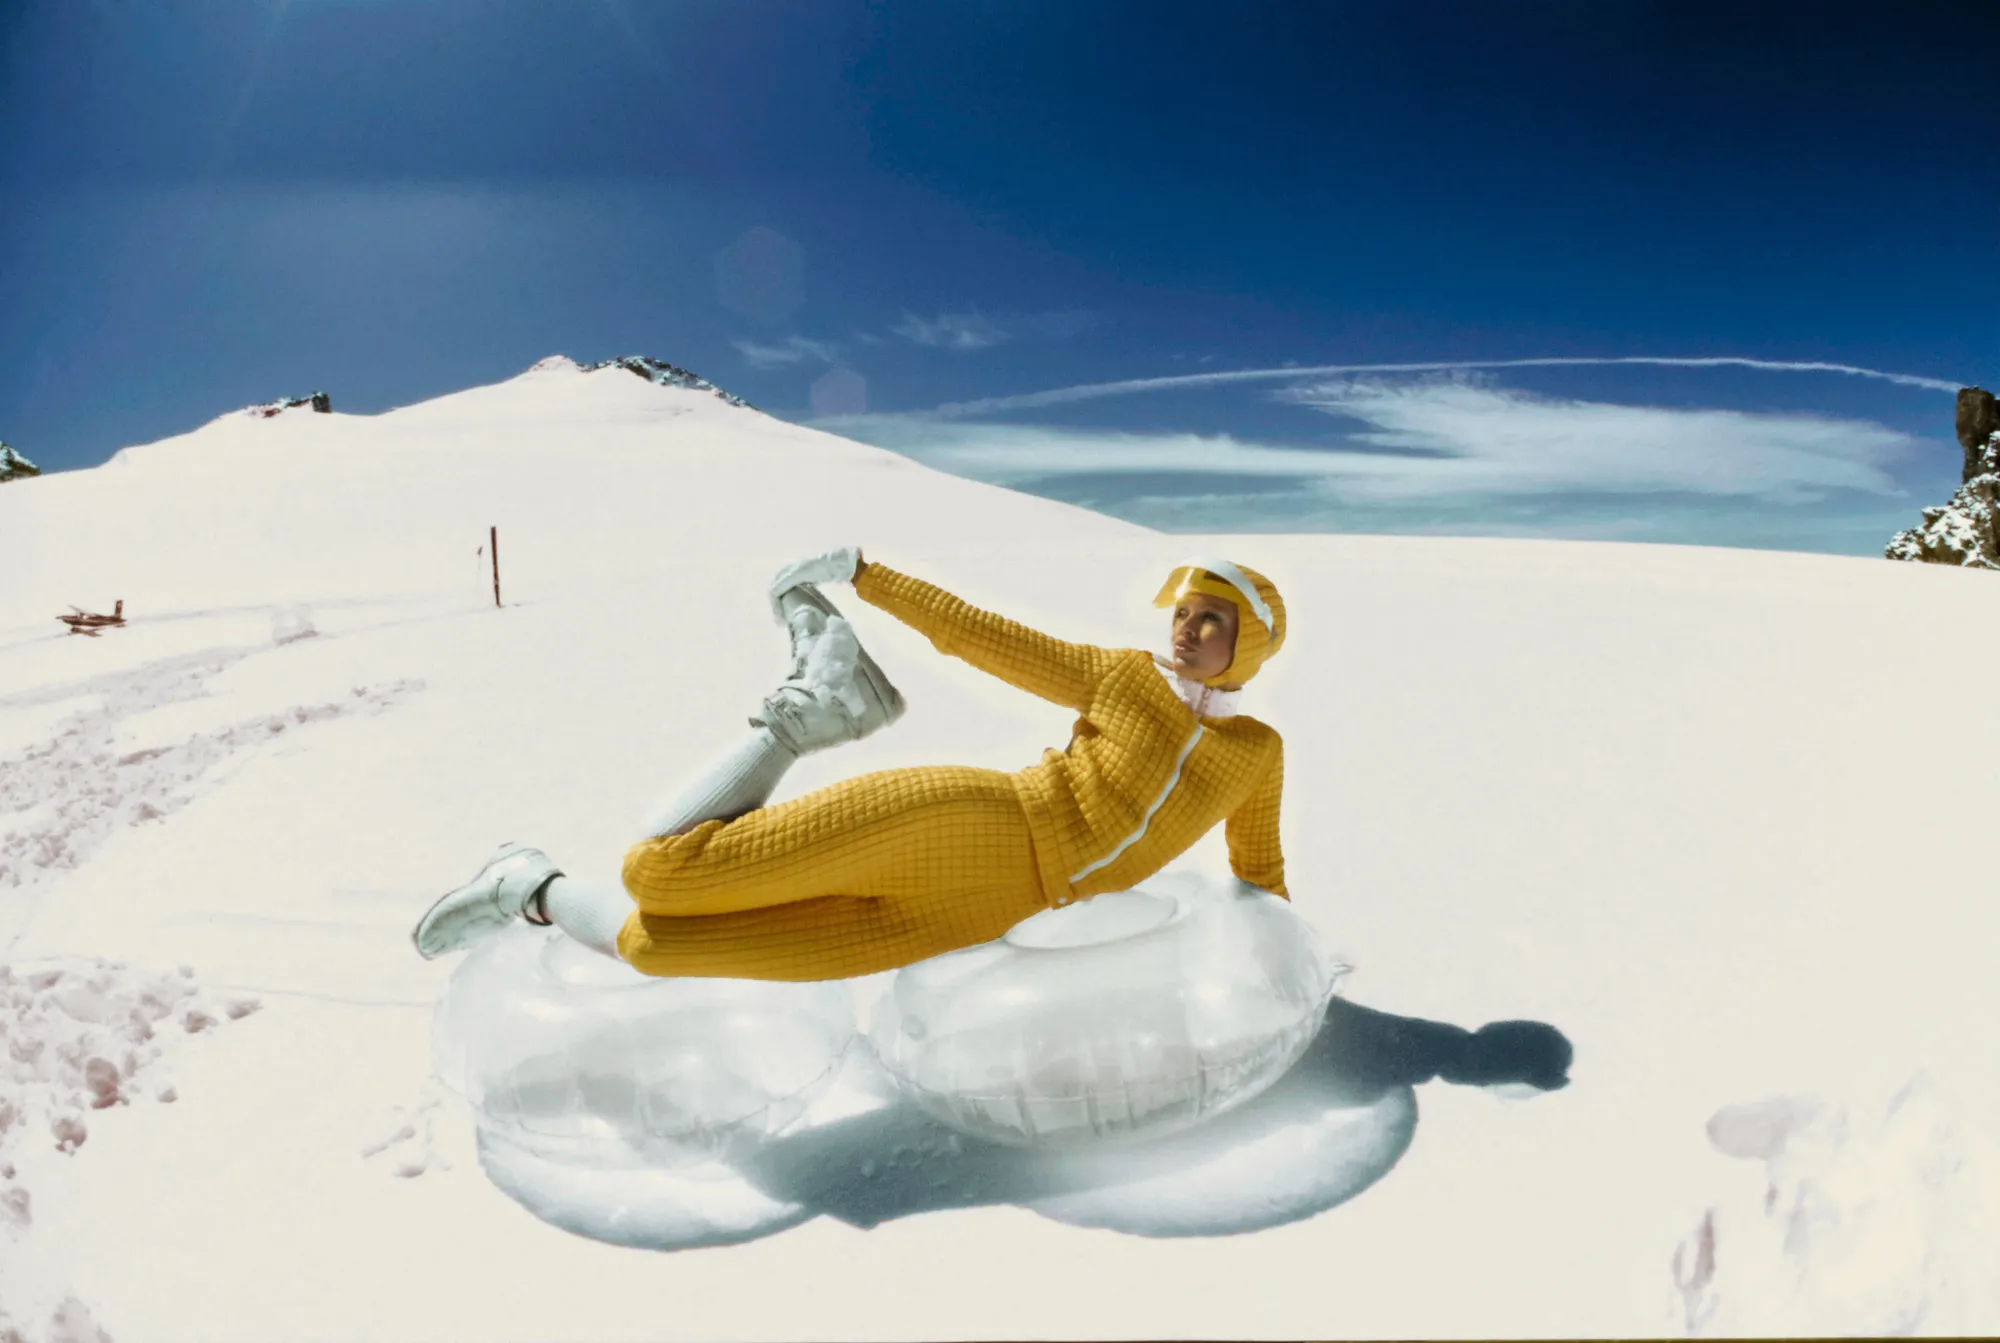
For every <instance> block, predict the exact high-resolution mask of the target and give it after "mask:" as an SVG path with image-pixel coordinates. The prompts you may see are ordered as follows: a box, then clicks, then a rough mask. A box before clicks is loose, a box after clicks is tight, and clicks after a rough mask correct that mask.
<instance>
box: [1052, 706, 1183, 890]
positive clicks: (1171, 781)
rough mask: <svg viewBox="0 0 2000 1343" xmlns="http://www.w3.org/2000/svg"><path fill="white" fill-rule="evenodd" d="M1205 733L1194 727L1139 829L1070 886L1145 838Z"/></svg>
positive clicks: (1081, 873) (1085, 870) (1111, 861)
mask: <svg viewBox="0 0 2000 1343" xmlns="http://www.w3.org/2000/svg"><path fill="white" fill-rule="evenodd" d="M1204 731H1206V729H1205V728H1203V727H1202V725H1201V724H1200V723H1196V724H1195V725H1194V735H1193V736H1192V737H1189V738H1188V739H1187V745H1185V746H1183V747H1181V753H1180V754H1179V755H1178V756H1176V757H1175V758H1174V772H1173V773H1172V774H1170V775H1168V776H1167V786H1166V787H1165V788H1162V789H1161V790H1160V795H1159V796H1158V797H1156V798H1154V799H1153V805H1152V806H1150V807H1148V808H1146V814H1145V815H1144V816H1141V817H1140V818H1139V828H1138V829H1137V830H1134V831H1133V832H1132V833H1131V834H1129V835H1127V836H1125V838H1124V839H1122V840H1120V841H1119V844H1118V847H1117V848H1115V849H1113V850H1112V851H1111V852H1110V853H1107V854H1105V855H1104V856H1103V857H1102V858H1100V859H1098V860H1097V861H1096V862H1094V863H1092V864H1091V865H1090V866H1089V867H1086V868H1084V869H1083V871H1081V872H1079V873H1077V874H1076V875H1075V876H1073V877H1071V878H1070V879H1069V883H1070V885H1072V886H1074V885H1076V883H1078V882H1079V881H1082V880H1083V879H1084V878H1085V877H1087V876H1089V875H1090V874H1091V873H1093V872H1095V871H1097V870H1098V869H1100V868H1105V867H1109V866H1110V865H1111V864H1113V863H1115V862H1117V861H1118V859H1119V857H1120V856H1121V855H1123V854H1124V852H1125V850H1127V849H1129V848H1131V847H1132V846H1133V845H1134V844H1137V843H1138V842H1139V841H1140V839H1142V838H1143V837H1144V836H1145V834H1146V828H1147V827H1148V826H1150V825H1151V824H1152V823H1153V816H1154V814H1155V813H1157V812H1158V811H1159V810H1160V808H1161V807H1163V806H1165V805H1166V803H1167V799H1168V798H1169V797H1171V796H1172V795H1173V791H1174V789H1175V788H1176V787H1178V786H1179V785H1180V781H1181V768H1182V766H1184V765H1186V764H1187V758H1188V757H1189V756H1191V755H1193V754H1194V748H1195V744H1196V743H1197V742H1199V741H1200V740H1201V734H1202V733H1203V732H1204Z"/></svg>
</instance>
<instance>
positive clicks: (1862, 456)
mask: <svg viewBox="0 0 2000 1343" xmlns="http://www.w3.org/2000/svg"><path fill="white" fill-rule="evenodd" d="M1286 396H1287V399H1289V400H1294V401H1297V402H1299V403H1301V404H1303V405H1307V406H1311V407H1313V408H1314V409H1316V410H1321V411H1325V412H1327V413H1328V414H1332V415H1338V416H1341V417H1343V418H1347V419H1352V420H1357V421H1360V422H1361V423H1362V424H1364V425H1366V426H1368V427H1367V428H1366V429H1364V430H1362V431H1361V432H1359V433H1356V434H1354V435H1353V439H1354V441H1356V442H1359V443H1363V444H1367V445H1368V446H1370V447H1373V448H1377V449H1387V450H1390V451H1391V452H1394V453H1401V454H1419V455H1371V454H1367V453H1359V452H1334V453H1328V454H1324V455H1325V456H1327V457H1329V458H1331V459H1333V460H1332V461H1331V462H1330V463H1329V470H1328V478H1327V482H1326V483H1327V484H1328V485H1329V486H1330V487H1331V488H1332V489H1333V490H1334V491H1335V492H1336V493H1338V494H1339V495H1340V496H1342V497H1343V498H1347V499H1354V500H1364V499H1366V500H1391V499H1409V498H1419V497H1434V496H1439V495H1450V496H1465V495H1496V494H1509V495H1519V494H1543V493H1576V492H1581V491H1589V492H1593V493H1602V494H1652V493H1669V492H1679V493H1689V494H1705V495H1722V496H1737V497H1748V498H1758V499H1765V500H1769V501H1772V502H1778V503H1797V502H1804V501H1809V500H1812V499H1817V498H1819V497H1821V496H1822V495H1823V494H1824V493H1825V492H1826V491H1829V490H1854V491H1860V492H1863V493H1868V494H1884V495H1892V494H1896V493H1898V492H1899V491H1898V488H1897V485H1896V482H1895V480H1894V479H1893V478H1892V477H1891V476H1890V475H1889V474H1888V473H1887V472H1886V471H1885V470H1883V469H1882V468H1883V464H1884V463H1886V462H1888V461H1889V460H1891V459H1893V458H1894V457H1896V456H1897V455H1899V454H1900V453H1902V452H1903V451H1905V450H1906V449H1907V448H1909V447H1911V446H1912V445H1913V440H1912V439H1911V438H1910V437H1909V436H1908V435H1906V434H1902V433H1898V432H1897V431H1895V430H1893V429H1889V428H1886V427H1885V426H1882V425H1879V424H1874V423H1871V422H1868V421H1863V420H1839V419H1831V418H1827V417H1822V416H1816V415H1775V414H1748V413H1745V412H1742V411H1734V410H1676V409H1668V408H1664V407H1658V406H1621V405H1611V404H1606V403H1602V402H1589V401H1559V400H1552V399H1549V398H1545V397H1539V396H1533V395H1530V394H1528V393H1525V392H1518V391H1509V390H1506V389H1502V388H1495V387H1486V386H1479V385H1477V384H1474V383H1472V382H1469V381H1465V380H1462V379H1461V380H1453V381H1447V382H1426V383H1418V384H1409V383H1404V384H1392V383H1385V382H1380V381H1366V382H1346V383H1326V384H1320V385H1317V386H1307V387H1300V388H1296V389H1293V390H1292V391H1290V392H1288V393H1287V394H1286ZM1314 455H1321V454H1314Z"/></svg>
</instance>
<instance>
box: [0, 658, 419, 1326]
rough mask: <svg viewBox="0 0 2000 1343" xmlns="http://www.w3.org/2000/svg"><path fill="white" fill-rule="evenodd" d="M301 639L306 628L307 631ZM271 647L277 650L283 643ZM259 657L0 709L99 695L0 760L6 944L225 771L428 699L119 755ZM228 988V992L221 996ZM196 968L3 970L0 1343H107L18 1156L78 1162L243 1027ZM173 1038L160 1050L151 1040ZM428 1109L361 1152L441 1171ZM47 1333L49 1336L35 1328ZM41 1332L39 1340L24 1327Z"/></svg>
mask: <svg viewBox="0 0 2000 1343" xmlns="http://www.w3.org/2000/svg"><path fill="white" fill-rule="evenodd" d="M303 632H305V633H310V626H309V625H307V626H305V627H304V631H303ZM284 641H285V640H279V641H278V642H284ZM268 647H270V645H253V646H251V647H246V648H240V649H222V650H216V649H210V650H207V651H204V652H199V653H190V654H181V655H177V656H173V657H167V658H161V659H157V660H154V661H151V662H147V663H143V664H141V665H140V666H138V667H135V668H127V669H123V670H119V671H111V672H105V673H102V674H101V675H98V676H94V677H89V678H86V679H84V680H80V681H72V682H68V683H65V684H61V685H51V686H42V687H37V688H35V689H33V690H29V691H24V692H21V693H19V694H15V695H11V696H6V697H0V708H9V707H18V708H27V707H32V706H34V705H37V704H50V703H58V702H61V701H63V700H68V699H74V698H80V697H86V696H99V697H101V698H100V699H99V700H98V702H97V703H96V705H95V706H94V707H92V708H89V709H86V710H83V711H80V712H78V713H74V714H72V715H70V716H69V717H68V718H65V719H63V720H62V721H61V722H60V723H58V724H57V725H56V727H55V729H54V732H53V734H52V735H51V736H50V737H49V738H48V739H47V740H45V741H43V742H40V743H38V744H36V745H33V746H30V747H28V748H27V749H25V750H22V751H19V752H16V753H14V754H12V755H8V756H5V757H0V896H4V897H5V898H6V899H8V901H9V903H11V904H13V905H14V906H15V907H14V908H13V909H11V910H5V911H0V912H4V913H6V914H8V915H11V916H13V917H11V918H9V919H8V922H10V923H11V924H12V925H13V931H12V933H11V935H10V936H9V937H8V938H7V942H6V946H7V949H8V950H9V951H11V950H12V948H13V947H14V946H15V945H16V944H17V943H18V942H19V940H20V937H21V934H22V932H23V931H25V929H26V927H27V924H28V916H29V915H30V914H31V913H32V909H31V908H29V907H28V906H27V905H26V904H25V903H24V902H25V901H26V900H28V899H31V898H32V896H31V894H30V893H31V892H32V891H33V888H35V887H38V886H41V885H43V884H45V883H47V882H48V881H49V880H51V879H52V878H54V877H56V876H58V875H59V874H61V873H63V872H67V871H73V870H75V869H76V868H78V867H81V866H82V865H83V864H84V863H86V862H88V861H89V860H90V858H91V856H92V855H93V854H95V853H96V852H97V851H98V850H99V849H100V848H101V847H102V846H103V845H104V844H105V842H106V841H107V840H108V839H109V838H110V837H111V836H112V835H113V834H114V833H116V832H117V831H119V830H120V829H123V828H124V827H127V826H133V825H144V824H149V823H152V822H156V821H160V820H163V819H164V818H165V817H167V816H170V815H172V814H173V813H174V812H176V811H178V810H180V809H181V808H182V807H185V806H187V805H188V804H189V803H191V802H193V801H195V800H196V799H197V798H199V797H201V796H202V795H203V794H205V793H208V792H211V791H213V790H214V789H215V788H216V787H219V786H220V785H221V783H222V782H223V781H224V779H225V778H226V777H227V772H228V771H227V770H226V768H225V767H226V766H228V765H229V764H230V763H231V762H233V761H240V760H242V759H244V758H245V757H247V756H248V754H249V753H250V752H252V751H254V750H255V749H256V748H257V747H258V746H259V745H261V744H262V743H265V742H268V741H271V740H273V739H275V738H278V737H281V736H283V735H284V734H285V733H287V732H290V731H293V730H295V729H298V728H303V727H306V726H309V725H311V724H316V723H326V722H331V721H333V720H336V719H340V718H347V717H353V716H356V715H370V716H372V715H375V714H379V713H382V712H385V711H386V710H388V709H389V708H391V707H393V706H394V705H395V704H397V703H398V702H399V701H401V700H402V699H403V698H405V697H406V696H408V695H410V694H412V693H414V692H415V691H417V690H421V689H422V688H423V682H422V681H420V680H416V679H410V678H405V679H399V680H391V681H384V682H379V683H374V684H367V685H357V686H354V687H353V689H352V692H351V694H349V695H348V696H346V697H344V698H341V699H338V700H334V701H330V702H326V703H319V704H297V705H293V706H290V707H289V708H286V709H283V710H281V711H279V712H276V713H266V714H259V715H254V716H251V717H247V718H244V719H241V720H239V721H237V722H234V723H230V724H228V725H227V726H225V727H221V728H217V729H212V730H209V731H203V732H195V733H192V734H191V735H189V736H188V738H187V739H186V740H184V741H179V742H175V743H172V744H169V745H164V746H150V747H146V748H144V749H140V750H121V749H120V747H119V738H120V733H121V729H122V727H123V725H124V724H125V723H126V721H127V720H129V719H132V718H135V717H137V716H139V715H141V714H144V713H147V712H149V711H150V710H153V709H157V708H160V707H161V706H163V705H168V704H176V703H180V702H183V701H187V700H192V699H198V698H201V697H204V696H206V695H208V694H209V693H210V692H209V690H208V682H209V680H210V679H211V678H213V677H214V676H216V675H217V674H219V673H221V672H222V671H224V670H226V669H228V668H229V667H231V666H233V665H235V664H236V663H238V662H241V661H242V660H243V659H244V658H246V657H249V656H251V655H252V654H254V653H257V652H260V651H263V649H265V648H268ZM216 987H219V988H229V987H232V986H216ZM212 992H213V990H212V989H211V990H208V991H204V990H203V989H202V988H201V987H200V986H199V985H197V984H196V983H195V980H194V968H193V967H192V966H182V967H180V968H179V970H178V971H177V972H175V973H172V974H164V975H162V974H156V973H150V972H146V971H140V970H135V969H132V968H129V967H128V966H126V965H125V964H124V963H122V962H115V961H103V960H99V959H96V958H89V957H81V958H78V957H70V958H62V959H61V960H60V961H57V962H50V963H47V964H42V965H39V966H38V967H36V968H33V969H29V968H28V967H25V966H16V965H10V964H7V963H5V962H4V961H0V1044H4V1045H5V1046H6V1052H5V1054H4V1055H0V1250H4V1251H6V1252H5V1253H0V1343H40V1341H41V1340H47V1343H57V1341H58V1340H62V1341H63V1343H69V1341H70V1340H75V1343H109V1336H108V1335H107V1334H106V1333H105V1332H104V1331H103V1330H102V1328H101V1326H99V1325H98V1324H97V1322H96V1321H95V1319H94V1318H93V1316H92V1313H91V1311H90V1308H89V1306H88V1305H87V1304H86V1303H85V1302H83V1301H82V1300H80V1299H79V1298H77V1297H76V1296H75V1295H74V1294H73V1293H72V1292H70V1291H68V1290H67V1284H65V1283H63V1282H61V1281H60V1275H58V1274H56V1273H55V1270H54V1266H53V1265H49V1264H46V1263H42V1262H41V1260H40V1257H39V1256H38V1255H37V1254H36V1253H35V1247H34V1245H33V1241H32V1227H33V1222H34V1200H33V1196H32V1194H31V1192H30V1190H29V1188H28V1185H27V1184H26V1183H25V1180H24V1175H25V1172H24V1171H23V1170H22V1169H21V1168H20V1166H19V1165H18V1164H17V1159H18V1158H19V1157H20V1156H21V1155H22V1153H21V1151H20V1149H21V1146H22V1144H23V1143H27V1144H30V1145H38V1146H48V1147H52V1148H53V1150H55V1151H56V1152H59V1153H61V1154H63V1155H64V1156H66V1157H70V1158H75V1157H76V1156H77V1154H78V1152H79V1149H80V1148H82V1147H83V1145H84V1143H85V1142H86V1140H87V1138H88V1135H89V1122H88V1118H89V1115H90V1112H91V1111H93V1110H101V1109H105V1108H107V1107H110V1106H114V1105H119V1106H122V1105H130V1104H132V1103H133V1102H134V1101H135V1100H137V1101H140V1102H141V1103H143V1104H171V1103H172V1102H173V1101H174V1100H175V1099H176V1095H177V1093H176V1091H175V1089H174V1085H173V1082H172V1079H171V1078H170V1077H169V1076H167V1075H166V1072H165V1064H166V1062H167V1061H168V1060H167V1055H169V1054H171V1053H172V1052H173V1050H174V1048H175V1044H174V1041H175V1040H176V1039H177V1038H180V1037H185V1036H193V1035H200V1034H206V1033H210V1032H212V1031H214V1030H215V1028H216V1027H217V1026H219V1025H220V1024H222V1023H223V1022H225V1021H232V1020H235V1019H237V1018H240V1017H243V1016H246V1015H248V1014H250V1013H251V1012H254V1011H256V1010H257V1009H258V1007H259V1006H260V1005H261V1004H260V1000H259V999H258V998H257V997H254V996H248V995H244V994H231V995H230V996H228V997H226V998H222V999H216V998H212V997H211V996H209V995H210V993H212ZM166 1025H176V1026H178V1029H177V1030H175V1031H173V1032H171V1033H170V1034H168V1035H167V1036H164V1037H161V1036H159V1034H158V1029H157V1028H158V1027H162V1026H166ZM435 1105H436V1102H435V1101H434V1100H429V1099H428V1098H424V1099H421V1100H420V1101H419V1103H418V1104H417V1105H416V1106H415V1107H412V1108H410V1109H409V1110H408V1111H407V1112H404V1113H401V1114H399V1115H398V1116H396V1119H397V1122H396V1123H394V1124H393V1125H391V1126H390V1129H389V1131H388V1132H387V1133H385V1134H384V1135H383V1136H382V1138H381V1139H380V1140H379V1142H378V1143H376V1144H371V1146H370V1149H369V1150H368V1151H366V1152H364V1153H363V1158H364V1159H370V1158H376V1159H378V1164H386V1165H387V1166H388V1167H389V1168H390V1169H391V1170H392V1171H393V1173H394V1174H396V1175H398V1176H401V1177H403V1178H410V1177H413V1176H416V1175H420V1174H422V1173H424V1172H425V1171H426V1170H428V1169H431V1168H434V1167H436V1166H438V1165H440V1164H442V1163H441V1159H440V1158H439V1157H438V1156H437V1154H436V1150H435V1140H434V1138H433V1136H432V1127H433V1112H434V1109H435ZM44 1322H45V1323H44ZM38 1324H42V1325H43V1327H41V1328H37V1325H38Z"/></svg>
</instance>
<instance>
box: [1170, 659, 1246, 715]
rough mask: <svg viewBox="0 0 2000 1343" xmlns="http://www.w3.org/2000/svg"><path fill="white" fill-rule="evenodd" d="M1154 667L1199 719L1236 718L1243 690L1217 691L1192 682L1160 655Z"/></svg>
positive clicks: (1197, 682)
mask: <svg viewBox="0 0 2000 1343" xmlns="http://www.w3.org/2000/svg"><path fill="white" fill-rule="evenodd" d="M1153 665H1154V666H1155V667H1157V668H1159V671H1160V675H1162V676H1164V677H1165V678H1166V679H1167V685H1168V686H1169V687H1170V688H1171V689H1172V690H1173V692H1174V694H1175V696H1176V697H1177V698H1179V700H1180V702H1181V703H1183V704H1185V705H1187V706H1188V708H1189V709H1190V710H1192V711H1193V713H1194V715H1195V717H1197V718H1234V717H1235V716H1236V701H1237V700H1239V699H1241V698H1242V697H1243V692H1242V691H1241V690H1217V689H1216V688H1215V687H1214V686H1207V685H1203V684H1202V683H1201V682H1199V681H1190V680H1189V679H1188V678H1187V677H1185V676H1182V675H1181V674H1180V673H1179V672H1177V671H1175V670H1174V664H1173V663H1172V662H1170V661H1168V660H1167V659H1166V658H1163V657H1161V656H1160V655H1159V654H1158V653H1155V654H1153Z"/></svg>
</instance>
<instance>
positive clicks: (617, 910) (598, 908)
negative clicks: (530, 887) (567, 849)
mask: <svg viewBox="0 0 2000 1343" xmlns="http://www.w3.org/2000/svg"><path fill="white" fill-rule="evenodd" d="M542 908H543V909H544V910H546V911H547V913H548V916H549V921H550V922H551V923H553V924H555V926H556V927H558V928H560V929H562V930H563V931H564V932H566V933H568V934H569V935H570V936H571V937H573V938H575V939H576V940H577V941H579V942H581V943H583V944H584V945H585V946H586V947H590V948H592V949H593V950H596V951H601V952H603V953H604V954H605V955H607V956H616V955H617V954H618V930H619V929H621V928H623V927H624V926H625V920H626V919H628V918H630V917H631V916H632V897H631V896H629V895H627V894H626V893H625V888H624V887H623V886H608V887H607V886H602V885H599V884H598V883H596V882H586V881H577V880H575V879H573V878H570V877H557V878H555V879H554V880H553V881H551V882H549V884H548V885H547V886H546V887H545V888H543V890H542Z"/></svg>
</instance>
